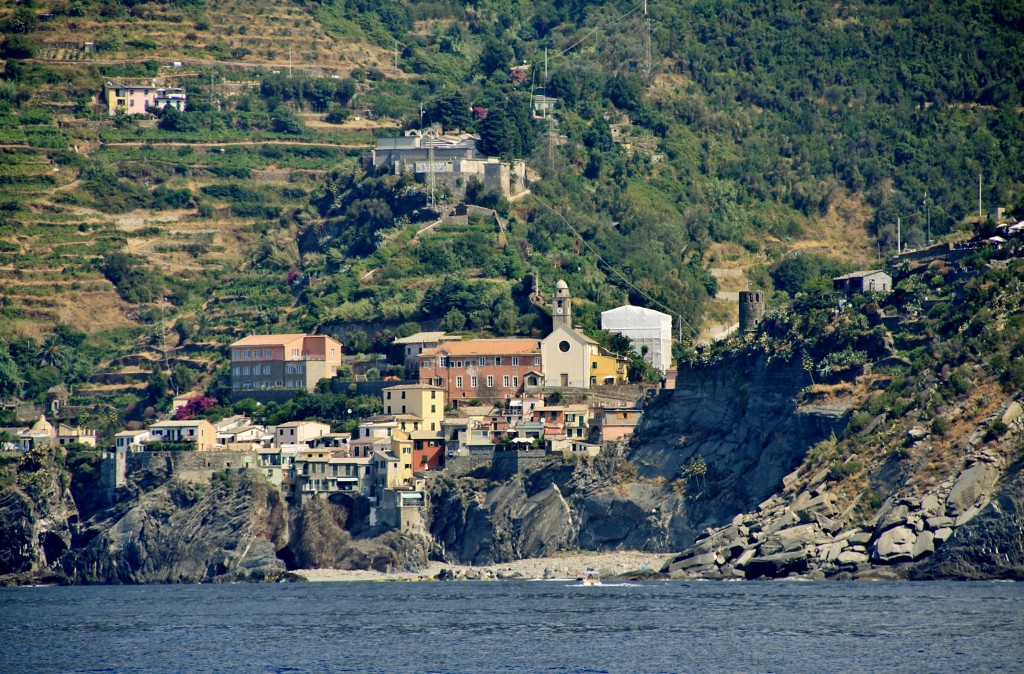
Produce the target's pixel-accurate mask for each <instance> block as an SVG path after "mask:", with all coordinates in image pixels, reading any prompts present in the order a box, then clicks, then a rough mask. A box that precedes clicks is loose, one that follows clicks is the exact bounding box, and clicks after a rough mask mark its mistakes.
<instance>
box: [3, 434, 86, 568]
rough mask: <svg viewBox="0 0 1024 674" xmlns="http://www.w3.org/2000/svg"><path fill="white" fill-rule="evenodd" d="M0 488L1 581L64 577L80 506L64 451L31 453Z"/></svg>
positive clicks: (34, 451)
mask: <svg viewBox="0 0 1024 674" xmlns="http://www.w3.org/2000/svg"><path fill="white" fill-rule="evenodd" d="M11 477H12V478H13V483H12V484H10V485H9V486H8V487H7V488H6V489H4V490H3V491H0V584H4V583H26V582H41V581H47V582H49V581H60V580H61V579H62V578H61V577H62V571H61V567H60V561H61V557H62V555H63V554H64V553H65V551H67V550H68V549H69V548H70V547H71V545H72V529H73V527H74V526H75V524H76V522H77V520H78V510H77V509H76V507H75V502H74V500H73V499H72V498H71V494H70V492H69V491H68V488H67V479H66V478H67V476H66V474H65V473H63V471H61V470H60V467H59V465H58V454H57V453H54V452H52V451H47V450H41V449H40V450H33V451H31V452H29V453H28V454H27V455H26V456H25V457H24V458H23V459H22V461H21V463H20V465H19V466H17V468H16V470H14V471H12V473H11Z"/></svg>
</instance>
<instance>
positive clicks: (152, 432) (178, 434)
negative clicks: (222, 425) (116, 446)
mask: <svg viewBox="0 0 1024 674" xmlns="http://www.w3.org/2000/svg"><path fill="white" fill-rule="evenodd" d="M149 438H150V439H149V442H191V443H195V446H196V451H197V452H209V451H213V450H215V449H218V447H217V429H216V428H214V426H213V424H211V423H210V422H209V421H207V420H206V419H191V420H187V421H158V422H157V423H155V424H153V425H152V426H150V427H149Z"/></svg>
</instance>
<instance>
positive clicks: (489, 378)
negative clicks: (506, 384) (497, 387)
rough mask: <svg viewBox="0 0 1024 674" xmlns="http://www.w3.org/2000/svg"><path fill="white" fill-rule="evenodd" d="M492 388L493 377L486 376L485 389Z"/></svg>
mask: <svg viewBox="0 0 1024 674" xmlns="http://www.w3.org/2000/svg"><path fill="white" fill-rule="evenodd" d="M492 386H494V377H492V376H491V375H487V388H490V387H492Z"/></svg>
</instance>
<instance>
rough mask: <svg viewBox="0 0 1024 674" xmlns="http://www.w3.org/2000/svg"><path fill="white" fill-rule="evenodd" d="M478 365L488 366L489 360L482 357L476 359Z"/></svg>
mask: <svg viewBox="0 0 1024 674" xmlns="http://www.w3.org/2000/svg"><path fill="white" fill-rule="evenodd" d="M476 364H477V365H479V366H481V367H483V366H484V365H487V359H486V358H484V357H483V356H481V357H480V358H477V359H476Z"/></svg>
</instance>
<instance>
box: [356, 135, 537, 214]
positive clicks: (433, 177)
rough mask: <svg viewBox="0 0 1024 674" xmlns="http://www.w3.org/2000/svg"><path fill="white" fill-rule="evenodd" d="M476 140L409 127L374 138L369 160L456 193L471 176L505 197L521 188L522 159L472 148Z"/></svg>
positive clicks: (523, 177)
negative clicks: (400, 133)
mask: <svg viewBox="0 0 1024 674" xmlns="http://www.w3.org/2000/svg"><path fill="white" fill-rule="evenodd" d="M479 140H480V139H479V137H477V136H473V135H470V134H466V133H463V134H459V135H445V134H443V133H441V132H440V130H438V129H436V128H434V129H429V130H426V131H421V130H417V129H410V130H409V131H406V132H405V135H404V136H397V137H390V138H378V139H377V144H376V147H374V149H373V151H372V152H371V154H370V163H371V164H372V166H373V168H374V169H377V170H381V169H383V168H388V169H390V170H391V172H392V173H394V174H395V175H401V174H403V173H412V174H413V175H414V176H415V177H416V180H418V181H419V182H422V183H425V184H430V183H433V185H435V186H436V187H441V186H445V187H447V188H448V189H449V190H451V192H452V193H453V194H457V195H460V197H461V195H463V194H465V190H466V184H467V183H468V182H469V181H470V180H471V179H476V180H479V181H480V182H481V183H483V186H484V188H485V189H488V190H494V191H496V192H499V193H500V194H501V195H502V196H505V197H509V196H512V195H515V194H519V193H520V192H523V191H524V190H525V189H526V163H525V162H523V161H521V160H515V161H512V162H506V161H502V160H501V159H499V158H497V157H486V156H484V155H483V154H481V153H480V152H479V151H478V150H477V148H476V144H477V141H479Z"/></svg>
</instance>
